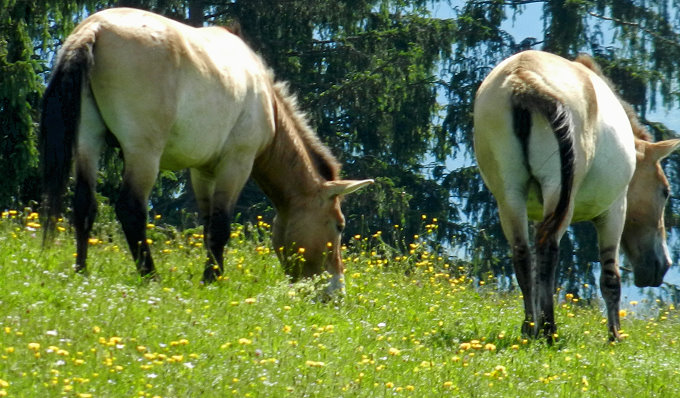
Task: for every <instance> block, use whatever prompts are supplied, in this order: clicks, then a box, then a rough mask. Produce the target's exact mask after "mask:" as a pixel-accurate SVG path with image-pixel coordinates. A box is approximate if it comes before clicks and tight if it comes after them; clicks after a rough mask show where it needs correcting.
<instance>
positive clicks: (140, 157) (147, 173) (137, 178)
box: [116, 149, 159, 277]
mask: <svg viewBox="0 0 680 398" xmlns="http://www.w3.org/2000/svg"><path fill="white" fill-rule="evenodd" d="M123 156H124V158H125V173H124V176H123V188H122V190H121V193H120V197H119V199H118V201H117V202H116V216H117V217H118V220H119V221H120V223H121V225H122V227H123V232H124V233H125V238H126V240H127V243H128V246H129V247H130V252H131V253H132V257H133V259H134V261H135V264H136V266H137V270H138V271H139V274H140V275H141V276H143V277H153V276H155V275H156V268H155V267H154V263H153V259H152V258H151V250H150V248H149V243H148V242H147V238H146V225H147V213H148V206H147V204H148V200H149V194H150V193H151V189H152V187H153V184H154V182H155V180H156V176H157V174H158V169H159V166H158V165H159V162H158V160H157V159H155V158H154V157H153V156H149V154H148V153H142V154H135V153H129V152H126V151H125V149H123Z"/></svg>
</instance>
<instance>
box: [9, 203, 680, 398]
mask: <svg viewBox="0 0 680 398" xmlns="http://www.w3.org/2000/svg"><path fill="white" fill-rule="evenodd" d="M37 218H38V216H37V214H35V213H32V212H31V211H30V210H28V209H26V210H23V211H6V212H3V213H2V218H1V219H0V253H1V255H0V397H64V396H66V397H83V398H84V397H198V396H201V397H229V396H235V397H288V396H290V397H383V396H390V397H392V396H395V397H400V396H403V397H440V396H461V397H486V396H489V397H518V396H522V397H581V396H583V397H621V396H635V397H653V396H660V397H661V396H663V397H670V396H678V394H680V377H678V373H680V355H679V354H680V352H679V351H680V341H679V340H678V339H680V336H679V333H678V331H680V320H679V317H678V315H679V313H678V311H677V310H676V309H675V308H674V307H673V306H672V305H666V304H663V303H654V304H655V306H656V307H655V309H654V311H647V310H646V311H644V313H642V312H640V313H637V311H635V309H636V307H635V306H634V304H635V303H632V304H633V305H632V306H630V305H629V306H628V308H630V309H629V310H626V311H622V314H621V315H622V316H623V318H622V327H623V329H624V336H625V338H624V339H623V340H622V341H620V342H614V343H611V342H609V341H608V338H607V333H606V319H605V317H604V314H603V313H602V311H601V310H600V308H599V306H598V305H597V303H595V304H594V305H586V304H584V303H582V302H580V301H579V300H577V299H575V298H573V297H571V296H566V297H565V296H564V295H560V298H559V300H558V302H557V313H556V318H557V322H558V333H559V336H558V340H557V342H556V343H555V344H553V345H551V346H550V345H547V344H546V343H545V342H544V341H543V340H527V339H524V338H523V337H522V336H521V333H520V330H519V325H520V322H521V320H522V317H523V310H522V302H521V297H520V293H519V291H518V290H517V289H515V290H510V291H507V290H503V289H498V287H497V284H498V281H496V280H495V278H494V277H493V276H492V275H488V276H486V277H485V278H482V279H481V280H480V279H473V278H471V270H470V269H468V266H467V265H466V264H465V263H464V262H462V261H459V260H457V261H455V262H454V261H452V260H451V259H444V258H441V257H438V256H437V255H435V254H433V253H431V252H429V251H428V249H427V245H425V244H424V242H425V241H426V240H427V237H428V234H430V233H431V232H432V231H433V230H434V229H436V220H429V219H427V218H426V217H423V228H422V230H423V232H422V236H419V237H417V239H416V240H415V243H413V244H412V245H410V246H409V247H406V248H405V249H404V250H401V251H398V250H395V249H392V248H389V247H387V246H386V245H385V244H384V243H383V242H382V239H381V234H380V233H375V234H373V235H369V236H354V237H350V239H349V242H348V244H347V247H346V248H344V252H343V255H344V259H345V263H346V267H347V270H346V283H347V295H346V297H344V299H342V300H334V301H330V302H322V301H319V300H317V297H318V294H317V293H318V286H319V284H320V283H321V282H322V281H320V280H317V281H307V282H303V283H298V284H293V285H291V284H290V283H289V281H288V280H287V279H286V277H285V276H284V274H283V271H282V270H281V267H280V265H279V263H278V260H277V259H276V256H275V254H274V253H273V251H272V248H271V242H270V239H269V225H268V224H267V222H266V221H264V220H259V221H258V222H257V223H256V224H255V225H250V224H248V225H234V228H233V232H232V239H231V241H230V243H229V247H228V255H227V260H226V269H225V275H224V277H223V278H222V279H221V280H220V281H218V282H217V283H215V284H213V285H210V286H204V285H202V284H201V283H200V278H201V275H202V270H203V264H204V250H203V248H202V236H201V235H200V230H189V231H183V232H180V231H177V230H175V229H174V228H171V227H167V226H164V224H163V222H162V219H160V218H158V217H156V218H155V219H153V220H152V223H150V224H149V225H148V232H149V238H150V239H151V240H152V242H153V243H152V245H151V246H152V249H153V255H154V256H155V260H156V265H157V268H158V271H159V275H160V280H159V281H147V280H141V279H140V278H139V277H138V275H137V273H136V270H135V268H134V265H133V263H132V261H131V256H130V255H129V253H128V251H127V248H126V247H125V246H124V239H123V238H122V236H121V234H120V230H119V227H118V225H117V224H116V223H115V222H113V221H109V222H104V223H101V222H98V223H96V225H97V227H96V228H97V229H96V234H95V236H94V237H93V238H92V239H91V240H90V246H91V247H90V256H89V259H88V260H89V264H88V266H89V272H88V274H87V275H80V274H74V272H73V270H72V265H73V256H74V254H73V253H74V252H75V249H74V246H73V237H72V236H73V235H72V232H71V230H70V227H69V226H68V225H67V224H63V223H62V224H60V225H59V232H58V233H57V237H56V240H55V242H54V244H53V245H52V246H51V247H49V248H47V249H44V250H43V249H42V246H41V235H42V234H41V230H40V225H39V222H38V219H37ZM395 229H396V230H398V229H399V227H398V226H396V227H395Z"/></svg>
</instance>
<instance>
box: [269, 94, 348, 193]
mask: <svg viewBox="0 0 680 398" xmlns="http://www.w3.org/2000/svg"><path fill="white" fill-rule="evenodd" d="M273 87H274V95H275V96H276V103H277V107H278V108H279V110H278V112H277V113H278V116H277V124H279V122H280V121H279V120H278V119H281V118H283V119H284V120H283V123H284V124H287V125H289V126H288V127H290V128H292V129H294V130H295V131H296V132H297V135H298V137H299V138H300V139H301V140H302V143H303V144H304V146H305V149H306V150H307V154H308V155H309V158H310V160H311V161H312V164H313V166H314V168H315V170H316V171H317V172H318V173H319V175H320V176H321V177H322V178H324V179H325V180H327V181H333V180H337V179H338V178H339V174H340V163H339V162H338V160H337V159H336V158H335V156H333V154H332V153H331V151H330V150H329V149H328V147H326V145H324V144H323V143H322V142H321V140H320V139H319V137H318V136H317V135H316V134H315V133H314V131H312V129H311V128H310V127H309V123H308V122H307V117H306V115H305V114H304V113H303V112H302V111H301V110H300V109H299V107H298V104H297V99H296V98H295V96H294V95H293V94H291V93H290V92H289V90H288V85H287V84H286V83H282V82H277V83H275V84H274V86H273ZM279 127H280V126H277V129H278V128H279Z"/></svg>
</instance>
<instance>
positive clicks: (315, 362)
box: [305, 361, 326, 368]
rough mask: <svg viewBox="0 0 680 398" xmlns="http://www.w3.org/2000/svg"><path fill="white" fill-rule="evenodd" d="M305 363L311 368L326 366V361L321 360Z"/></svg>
mask: <svg viewBox="0 0 680 398" xmlns="http://www.w3.org/2000/svg"><path fill="white" fill-rule="evenodd" d="M305 365H307V366H309V367H310V368H323V367H324V366H326V363H324V362H321V361H318V362H317V361H306V362H305Z"/></svg>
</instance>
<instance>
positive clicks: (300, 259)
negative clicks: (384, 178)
mask: <svg viewBox="0 0 680 398" xmlns="http://www.w3.org/2000/svg"><path fill="white" fill-rule="evenodd" d="M372 183H373V180H359V181H354V180H337V181H327V182H324V183H323V184H321V186H320V189H319V190H318V191H316V192H314V193H311V194H309V195H304V196H301V197H300V198H298V200H295V201H293V202H292V203H291V204H290V206H288V208H287V209H286V210H285V211H281V210H280V211H279V212H278V214H277V216H276V218H275V219H274V223H273V225H272V241H273V243H274V247H275V249H276V253H277V255H278V257H279V260H280V261H281V264H283V268H284V270H285V271H286V274H288V275H289V276H290V277H291V278H292V279H293V281H296V280H298V279H300V278H304V277H309V276H313V275H319V274H322V273H323V272H324V271H325V272H328V273H329V274H330V275H331V278H332V279H331V281H330V285H329V286H328V289H327V292H328V293H332V292H335V291H340V292H344V279H343V275H344V266H343V263H342V257H341V254H340V246H341V244H340V237H341V234H342V230H343V228H344V227H345V217H344V216H343V214H342V210H341V209H340V202H341V198H342V196H343V195H347V194H349V193H352V192H354V191H356V190H358V189H360V188H362V187H364V186H366V185H369V184H372Z"/></svg>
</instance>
